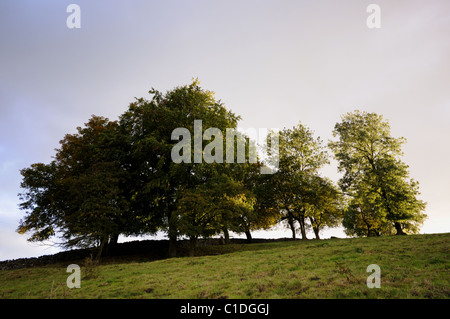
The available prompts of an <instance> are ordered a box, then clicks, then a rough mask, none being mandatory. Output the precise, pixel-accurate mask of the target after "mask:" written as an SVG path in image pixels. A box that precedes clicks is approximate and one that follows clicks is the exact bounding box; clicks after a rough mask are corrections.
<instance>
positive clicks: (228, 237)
mask: <svg viewBox="0 0 450 319" xmlns="http://www.w3.org/2000/svg"><path fill="white" fill-rule="evenodd" d="M222 231H223V236H224V237H225V245H228V244H229V243H230V233H229V232H228V229H227V228H226V227H224V228H222Z"/></svg>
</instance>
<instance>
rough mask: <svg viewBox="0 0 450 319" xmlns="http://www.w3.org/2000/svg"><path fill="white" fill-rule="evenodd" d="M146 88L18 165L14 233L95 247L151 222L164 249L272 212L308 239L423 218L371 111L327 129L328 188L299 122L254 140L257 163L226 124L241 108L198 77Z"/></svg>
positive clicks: (250, 225)
mask: <svg viewBox="0 0 450 319" xmlns="http://www.w3.org/2000/svg"><path fill="white" fill-rule="evenodd" d="M149 93H150V94H151V96H152V97H151V99H144V98H137V99H135V101H134V102H132V103H130V105H129V107H128V109H127V110H126V111H125V112H124V113H123V114H122V115H120V117H119V118H118V120H116V121H111V120H109V119H107V118H104V117H101V116H95V115H93V116H92V117H91V118H90V119H89V121H88V122H87V123H85V125H84V127H78V128H77V133H75V134H67V135H65V136H64V138H63V139H62V140H61V141H60V145H61V146H60V148H59V149H56V154H55V156H54V159H53V160H52V161H51V162H50V163H49V164H44V163H35V164H32V165H31V166H30V167H28V168H24V169H22V170H21V171H20V172H21V174H22V177H23V179H22V183H21V187H22V188H23V189H24V191H23V192H22V193H21V194H19V196H20V199H21V201H22V202H21V204H20V208H21V209H23V210H24V211H25V217H24V218H23V219H22V220H21V221H20V224H19V227H18V229H17V231H18V232H20V233H31V235H30V237H29V240H31V241H44V240H48V239H50V238H53V237H58V238H59V239H60V240H61V243H62V245H63V246H64V247H66V248H68V247H90V246H97V247H99V256H100V254H101V253H102V252H103V251H104V249H105V247H108V246H109V245H113V244H114V243H117V239H118V237H119V235H126V236H128V235H143V234H155V233H156V232H158V231H162V232H165V233H166V235H167V237H168V238H169V242H170V248H169V252H168V255H169V256H175V255H176V246H177V240H178V239H179V238H189V240H190V242H191V246H190V247H191V254H194V253H195V249H196V243H197V239H198V238H200V237H209V236H215V235H219V234H220V235H223V236H224V237H225V241H226V242H228V240H229V232H230V231H232V232H235V233H244V234H245V235H246V236H247V239H248V240H249V241H251V239H252V235H251V232H252V231H254V230H258V229H269V228H271V227H272V226H273V225H275V224H277V223H278V222H285V223H287V225H288V226H289V227H290V229H291V230H292V234H293V237H294V238H295V237H296V232H297V231H299V232H300V233H301V236H302V239H306V234H307V231H308V230H309V229H311V230H312V231H313V232H314V234H315V237H316V238H317V239H319V238H320V235H319V234H320V231H321V230H322V229H323V228H324V227H336V226H339V225H340V224H341V223H342V225H343V226H344V227H345V229H346V232H347V234H349V235H357V236H364V235H366V236H372V235H381V234H391V233H393V232H394V230H395V231H396V233H397V234H402V233H405V232H417V231H418V228H419V227H420V225H421V224H422V223H423V220H424V218H425V217H426V215H425V214H424V213H423V211H424V209H425V203H424V202H423V201H421V200H419V199H418V195H419V191H418V183H417V182H416V181H414V180H413V179H410V178H409V172H408V166H407V165H406V164H404V163H403V162H402V161H401V158H400V157H401V155H402V153H401V146H402V144H403V143H404V142H405V140H404V139H403V138H393V137H391V135H390V128H389V124H388V123H387V122H386V121H384V120H383V118H382V117H381V116H379V115H377V114H375V113H361V112H358V111H355V112H353V113H348V114H346V115H345V116H343V118H342V122H340V123H337V124H336V126H335V128H334V131H333V134H334V136H335V137H337V138H338V140H337V141H331V142H329V144H328V147H329V149H331V150H332V151H333V152H334V156H335V158H336V159H337V160H338V163H339V167H338V169H339V171H340V172H342V173H343V176H342V178H341V179H340V180H339V183H338V184H339V188H338V187H337V186H336V185H335V184H334V183H333V181H331V180H330V179H329V178H327V177H324V176H322V175H321V174H320V169H321V168H322V167H324V165H327V164H328V163H329V155H328V152H327V148H326V146H325V145H324V144H323V141H322V140H321V139H320V137H314V133H313V131H311V130H310V129H309V128H307V127H306V126H305V125H303V124H302V123H299V124H298V125H296V126H294V127H293V128H291V129H287V128H285V129H283V130H281V131H280V132H279V133H275V132H270V134H269V136H268V139H267V143H266V145H265V150H266V151H267V155H268V160H269V161H268V162H269V163H276V165H275V166H276V169H275V170H272V171H271V172H272V173H273V174H264V173H263V169H266V170H265V172H267V171H268V170H267V168H268V167H266V166H265V164H263V162H262V161H260V159H259V157H258V156H257V155H255V154H254V153H252V147H253V146H251V145H253V144H252V142H253V141H251V140H250V139H249V138H248V137H247V136H245V135H242V134H237V133H236V128H237V126H238V123H239V121H240V116H238V115H236V114H234V113H233V112H232V111H230V110H228V109H227V108H226V107H225V106H224V104H223V103H222V102H221V101H220V100H217V99H216V98H215V97H214V93H213V92H211V91H208V90H205V89H203V88H201V87H200V85H199V82H198V80H194V81H193V82H192V83H190V84H188V85H184V86H179V87H176V88H174V89H172V90H170V91H167V92H166V93H162V92H160V91H158V90H156V89H152V90H150V91H149ZM229 130H233V131H229ZM224 132H226V133H227V134H226V136H225V134H224ZM230 132H232V134H231V135H230V136H231V137H232V138H231V139H230V138H229V134H228V133H230ZM274 134H278V135H277V141H278V148H277V149H273V148H272V147H271V145H270V143H271V142H270V141H274V139H273V137H274ZM224 137H226V138H224ZM242 142H245V143H244V144H242ZM243 145H244V146H243ZM235 150H236V152H235ZM269 171H270V170H269ZM297 225H298V228H297Z"/></svg>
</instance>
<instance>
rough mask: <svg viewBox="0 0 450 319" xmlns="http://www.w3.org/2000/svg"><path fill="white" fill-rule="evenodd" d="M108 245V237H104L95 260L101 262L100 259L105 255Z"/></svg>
mask: <svg viewBox="0 0 450 319" xmlns="http://www.w3.org/2000/svg"><path fill="white" fill-rule="evenodd" d="M107 243H108V236H104V237H102V238H101V240H100V246H99V247H98V252H97V257H96V258H95V259H97V260H100V257H101V256H102V254H103V250H104V248H105V245H107Z"/></svg>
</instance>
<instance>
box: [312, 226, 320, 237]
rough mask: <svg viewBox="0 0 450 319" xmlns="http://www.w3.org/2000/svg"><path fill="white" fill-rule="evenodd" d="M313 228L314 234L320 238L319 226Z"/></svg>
mask: <svg viewBox="0 0 450 319" xmlns="http://www.w3.org/2000/svg"><path fill="white" fill-rule="evenodd" d="M313 230H314V235H316V239H320V236H319V227H317V226H316V227H313Z"/></svg>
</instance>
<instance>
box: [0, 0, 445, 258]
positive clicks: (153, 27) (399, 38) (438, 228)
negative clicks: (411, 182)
mask: <svg viewBox="0 0 450 319" xmlns="http://www.w3.org/2000/svg"><path fill="white" fill-rule="evenodd" d="M72 3H74V4H77V5H78V6H79V8H80V15H79V17H80V28H69V27H68V24H67V19H68V17H69V16H70V15H71V14H72V12H67V7H68V6H69V4H72ZM371 3H374V4H377V5H378V6H379V8H380V9H381V11H380V16H379V17H380V20H379V21H380V28H369V27H368V25H367V19H368V18H369V16H370V15H371V14H372V12H367V7H368V6H369V4H371ZM70 21H72V19H70ZM192 78H198V79H199V80H200V82H201V86H202V87H203V88H205V89H208V90H212V91H214V92H216V95H215V96H216V98H218V99H220V100H221V101H222V102H223V103H224V104H225V106H226V107H227V108H228V109H231V110H232V111H233V112H234V113H236V114H238V115H240V116H241V117H242V121H241V123H240V125H241V126H242V127H245V128H249V127H252V128H284V127H287V128H290V127H292V126H294V125H296V124H298V122H300V121H301V123H302V124H304V125H306V126H307V127H308V128H310V129H311V130H313V131H314V133H315V136H320V138H321V139H322V140H323V141H324V142H325V143H327V142H328V140H330V139H333V136H332V130H333V128H334V125H335V124H336V123H337V122H339V121H340V116H341V115H343V114H345V113H347V112H351V111H353V110H355V109H359V110H361V111H368V112H376V113H378V114H381V115H383V116H384V118H385V119H386V120H389V123H390V125H391V133H392V135H393V136H394V137H401V136H402V137H405V138H406V139H407V141H408V142H407V144H406V145H405V146H404V147H403V150H404V157H403V161H404V162H405V163H407V164H408V165H409V170H410V175H411V177H412V178H414V179H415V180H417V181H419V183H420V191H421V195H420V198H421V199H422V200H424V201H426V202H427V209H426V214H427V215H428V219H427V220H426V221H425V223H424V225H423V227H422V228H421V231H420V232H421V233H443V232H449V231H450V214H449V211H448V208H449V207H450V196H449V195H450V165H448V163H449V158H450V148H449V147H448V138H449V137H450V123H449V121H450V89H449V88H450V1H448V0H442V1H440V0H429V1H422V0H421V1H415V0H396V1H381V0H370V1H363V0H340V1H335V0H317V1H301V0H295V1H294V0H291V1H287V0H276V1H275V0H274V1H267V0H245V1H242V0H240V1H235V0H215V1H211V0H208V1H206V0H205V1H197V0H189V1H182V0H178V1H174V0H165V1H143V0H142V1H139V0H128V1H117V0H115V1H100V0H89V1H81V0H70V1H62V0H60V1H55V0H53V1H45V0H41V1H33V0H30V1H24V0H2V1H0V260H7V259H13V258H23V257H36V256H40V255H43V254H51V253H55V252H57V251H58V248H56V247H54V246H50V245H40V244H36V243H29V242H27V240H26V239H27V236H26V235H19V234H18V233H16V232H15V230H16V229H17V226H18V224H19V220H20V219H21V218H23V217H24V214H25V212H23V211H21V210H19V208H18V205H19V203H20V200H19V198H18V196H17V195H18V193H20V192H21V191H22V190H21V188H20V182H21V175H20V172H19V171H20V169H22V168H26V167H29V166H30V165H31V164H33V163H38V162H42V163H49V162H50V161H51V160H52V156H53V155H55V148H58V147H59V141H60V140H61V139H62V138H63V137H64V135H65V134H67V133H74V132H76V127H77V126H83V124H84V123H86V122H87V121H88V120H89V118H90V117H91V115H93V114H95V115H99V116H105V117H108V118H109V119H111V120H116V119H117V118H118V116H119V115H120V114H121V113H123V112H124V111H125V110H126V109H127V107H128V104H129V103H131V102H133V101H134V98H135V97H145V98H150V95H149V94H148V91H149V90H150V89H151V88H152V87H154V88H156V89H158V90H160V91H163V92H165V91H167V90H170V89H172V88H174V87H176V86H179V85H184V84H188V83H190V82H191V80H192ZM322 173H323V174H324V175H325V176H328V177H330V178H331V179H332V180H334V181H337V179H338V178H339V176H340V175H339V173H338V172H337V166H336V162H335V161H331V164H330V165H329V166H327V167H325V168H324V169H323V171H322ZM290 235H291V234H290V231H288V230H287V229H284V228H283V227H281V226H280V227H277V228H276V229H275V230H274V231H271V232H255V233H254V237H290ZM308 236H309V237H310V238H313V237H314V236H313V234H311V233H310V234H309V235H308ZM330 236H340V237H344V236H345V234H344V233H343V231H342V228H337V229H332V230H325V231H324V232H323V233H322V237H323V238H327V237H330ZM121 240H130V239H129V238H128V239H127V238H122V239H121Z"/></svg>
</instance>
